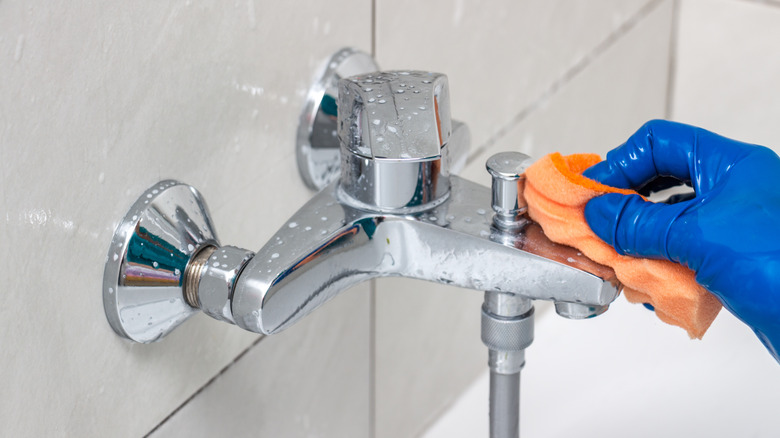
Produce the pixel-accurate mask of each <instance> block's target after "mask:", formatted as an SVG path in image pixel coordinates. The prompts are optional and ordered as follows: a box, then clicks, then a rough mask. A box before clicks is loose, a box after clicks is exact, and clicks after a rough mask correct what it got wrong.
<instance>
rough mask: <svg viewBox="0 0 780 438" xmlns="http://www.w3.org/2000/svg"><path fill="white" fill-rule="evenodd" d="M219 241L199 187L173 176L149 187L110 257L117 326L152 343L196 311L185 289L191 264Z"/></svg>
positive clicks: (110, 313)
mask: <svg viewBox="0 0 780 438" xmlns="http://www.w3.org/2000/svg"><path fill="white" fill-rule="evenodd" d="M215 246H218V243H217V236H216V233H215V232H214V228H213V226H212V224H211V219H210V217H209V213H208V208H207V207H206V204H205V202H204V201H203V199H202V198H201V196H200V194H199V193H198V192H197V190H195V189H194V188H193V187H190V186H188V185H186V184H181V183H179V182H176V181H170V180H168V181H161V182H159V183H157V184H155V185H154V186H152V187H150V188H149V189H148V190H146V192H144V194H143V195H141V197H140V198H138V200H137V201H136V202H135V204H133V206H132V207H131V208H130V211H128V212H127V214H126V215H125V217H124V219H122V221H121V222H120V223H119V225H118V226H117V228H116V231H115V232H114V237H113V239H112V241H111V247H110V248H109V251H108V255H107V258H106V266H105V270H104V272H103V306H104V308H105V311H106V317H107V318H108V322H109V323H110V324H111V328H113V329H114V331H115V332H116V333H117V334H119V335H120V336H122V337H125V338H127V339H131V340H133V341H136V342H141V343H149V342H154V341H156V340H158V339H160V338H162V337H163V336H165V335H166V334H168V333H170V332H171V330H173V329H174V328H176V326H178V325H179V324H181V323H182V322H184V321H185V320H187V318H189V317H190V316H192V315H193V314H195V313H196V312H197V311H198V309H196V308H194V307H192V306H190V305H189V304H188V303H187V301H186V300H185V298H184V296H183V292H182V291H183V287H184V284H183V283H184V280H185V270H186V269H187V266H188V263H189V261H190V260H191V259H192V258H193V256H195V255H196V254H197V253H198V252H200V251H201V250H203V249H205V248H208V247H215Z"/></svg>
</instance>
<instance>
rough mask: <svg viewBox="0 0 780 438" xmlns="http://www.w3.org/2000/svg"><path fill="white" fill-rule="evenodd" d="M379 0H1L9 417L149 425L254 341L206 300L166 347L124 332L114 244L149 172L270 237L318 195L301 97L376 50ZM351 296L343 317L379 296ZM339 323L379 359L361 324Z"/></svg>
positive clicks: (1, 201)
mask: <svg viewBox="0 0 780 438" xmlns="http://www.w3.org/2000/svg"><path fill="white" fill-rule="evenodd" d="M370 6H371V5H370V4H369V3H367V2H365V1H359V0H352V1H350V0H339V1H333V2H327V3H322V2H317V1H307V2H298V3H296V5H295V6H294V7H293V6H290V5H288V4H286V3H279V2H271V1H260V0H242V1H235V2H234V1H230V2H218V1H205V2H200V1H197V2H191V1H190V0H179V1H174V2H165V3H164V4H163V3H159V2H152V1H145V2H130V3H126V2H112V3H105V2H98V1H89V0H83V1H78V2H47V3H46V4H42V3H37V4H36V3H34V2H25V1H17V0H5V1H2V2H0V78H2V81H0V193H1V194H0V212H1V213H2V216H0V238H2V247H3V248H4V250H5V251H3V252H2V254H0V266H2V267H1V268H0V284H2V287H1V288H0V290H2V297H3V300H2V302H3V305H2V306H0V327H1V328H0V345H1V346H2V347H0V370H1V372H0V388H2V394H3V397H0V424H2V426H1V427H2V435H5V436H58V435H59V436H133V437H135V436H140V435H143V434H144V433H147V432H149V431H150V430H151V429H152V428H153V427H155V425H157V424H158V423H159V422H160V421H161V420H163V419H164V418H165V417H166V416H167V415H168V414H169V413H170V412H171V411H173V410H174V409H175V408H176V407H177V406H179V405H180V404H181V403H182V402H183V401H184V400H186V399H187V398H188V397H190V396H191V395H192V394H193V393H194V392H195V391H196V390H197V389H198V388H200V387H201V386H202V385H203V384H204V383H205V382H207V381H208V380H209V379H210V378H211V377H212V376H214V375H215V374H216V373H217V372H218V371H219V370H220V369H221V368H223V367H224V366H225V365H227V364H228V363H230V362H231V361H232V360H233V359H234V358H235V357H236V356H237V355H238V354H239V353H240V352H241V351H242V350H244V349H245V348H246V347H247V346H248V345H250V344H251V343H252V342H253V341H254V340H255V339H257V337H256V336H254V335H252V334H249V333H246V332H243V331H241V330H239V329H237V328H235V327H231V326H229V325H227V324H223V323H218V322H216V321H213V320H210V319H209V318H207V317H204V316H202V315H198V316H196V317H195V318H193V320H192V321H188V322H187V323H186V324H185V325H184V326H183V327H182V328H180V329H179V331H177V332H175V333H173V334H172V335H171V336H170V337H169V338H167V339H165V340H164V341H163V342H161V343H158V344H156V345H150V346H142V345H131V344H130V343H128V342H125V341H123V340H120V339H119V338H118V337H117V336H116V335H114V333H113V332H112V331H111V329H110V328H109V326H108V324H107V323H106V320H105V317H104V316H103V308H102V302H101V291H100V287H101V282H102V271H103V263H104V261H105V257H106V251H107V244H108V243H109V242H110V240H111V235H112V232H113V229H114V227H115V226H116V224H117V222H118V221H119V219H120V218H121V217H122V216H123V215H124V213H125V211H126V209H127V208H129V206H130V205H131V203H132V202H133V201H134V200H135V198H136V197H137V196H138V195H139V194H140V193H142V191H143V190H144V189H146V188H147V187H148V186H150V185H152V184H154V183H155V182H156V181H158V180H159V179H161V178H175V179H179V180H182V181H185V182H189V183H191V184H193V185H196V186H197V187H198V188H199V189H200V190H201V192H202V193H203V194H204V196H205V198H206V200H207V201H208V203H209V204H210V208H211V211H212V213H213V218H214V222H215V224H216V226H217V228H218V232H219V234H220V237H221V238H222V241H223V242H224V243H232V244H238V245H242V246H246V247H248V248H251V249H257V248H259V247H260V246H261V244H262V243H264V242H265V240H266V239H267V238H268V237H269V236H270V235H271V234H272V233H273V232H274V230H275V229H276V228H277V227H278V226H279V225H280V224H281V223H283V221H284V219H285V218H286V217H287V216H288V215H289V214H291V213H292V212H293V211H294V210H295V209H296V208H297V207H298V205H300V204H302V203H303V202H304V201H305V200H306V199H307V198H308V197H309V196H311V193H310V192H309V191H308V190H307V189H305V188H304V186H303V184H302V182H301V181H300V178H299V177H298V174H297V169H296V165H295V159H294V153H293V144H294V133H295V126H296V121H297V117H298V113H299V111H300V108H301V107H302V100H303V95H304V93H305V91H306V89H307V88H308V86H309V83H310V80H311V78H312V75H313V72H314V70H315V69H316V68H317V66H318V65H319V64H320V63H321V62H322V60H323V59H325V58H326V57H327V56H328V55H330V54H331V53H332V52H333V51H335V50H336V49H338V48H340V47H342V46H346V45H351V46H357V47H360V48H363V49H364V50H369V49H370V42H371V18H370V17H371V11H370ZM344 17H349V18H350V19H349V20H345V19H344ZM346 304H347V303H344V304H343V305H342V306H341V307H337V308H336V309H341V312H342V313H339V311H337V310H334V311H331V312H330V315H331V318H334V319H337V320H338V319H341V318H347V317H348V316H351V314H353V313H355V307H357V308H359V309H362V310H359V311H358V313H359V314H361V315H365V314H367V313H368V303H367V301H366V300H359V299H355V298H353V300H352V302H351V304H352V305H351V306H347V305H346ZM334 312H335V313H336V314H334ZM357 323H359V324H360V325H361V327H359V328H357V329H356V330H357V331H358V332H359V331H361V330H363V331H365V332H368V322H367V320H366V319H365V318H362V319H358V320H357ZM304 330H305V329H304ZM309 330H311V328H309ZM328 333H329V335H328V336H326V337H323V338H322V339H320V341H321V342H323V343H324V345H328V344H333V345H334V348H337V350H338V351H339V352H344V353H345V354H346V353H349V354H351V355H352V356H351V357H353V358H354V357H362V359H361V360H362V362H358V363H356V364H355V366H356V367H358V368H360V366H362V369H367V368H368V363H369V362H368V357H367V355H364V354H363V353H364V352H365V351H366V346H365V345H364V344H365V343H364V342H363V341H361V342H357V341H355V339H352V340H351V341H349V340H347V339H345V340H343V341H342V340H340V338H341V337H342V336H343V333H342V332H341V331H338V330H335V331H331V332H328ZM307 342H313V341H307ZM343 342H346V343H343ZM272 345H273V343H272V342H270V343H269V344H268V345H267V346H265V345H264V343H262V342H261V343H260V345H259V346H258V348H257V350H258V351H257V352H253V354H257V355H261V354H262V351H265V350H266V349H269V351H270V350H271V349H272V348H271V346H272ZM266 347H267V348H266ZM308 354H312V355H317V354H322V351H321V350H316V349H312V350H311V351H310V352H309V353H308ZM334 354H335V353H334ZM304 356H305V355H304ZM302 357H303V356H302ZM345 357H346V356H345ZM338 360H341V359H337V358H329V359H328V360H325V361H324V362H328V361H334V362H333V363H337V362H338ZM259 363H261V364H262V363H263V362H262V361H261V362H259ZM326 365H327V364H323V365H321V366H319V368H317V369H316V370H315V371H314V372H313V375H322V373H323V372H324V371H326V370H329V369H330V368H328V367H327V366H326ZM284 370H285V368H284V367H281V368H280V369H278V370H277V372H281V373H284V372H285V371H284ZM359 375H360V374H356V376H355V378H356V379H357V377H358V376H359ZM282 377H285V376H282ZM286 377H287V380H286V381H288V382H292V384H293V385H295V382H296V380H295V379H290V377H292V376H286ZM278 378H281V377H280V376H273V377H267V378H266V383H268V384H269V385H270V383H269V382H271V381H273V380H276V379H278ZM282 380H284V379H282ZM358 380H359V379H358ZM301 382H304V381H303V380H302V381H301ZM360 385H362V390H363V391H364V393H365V394H368V390H369V387H368V381H367V379H365V381H364V382H362V383H361V382H354V386H353V391H354V392H355V394H357V393H358V392H360V391H361V386H360ZM293 389H294V390H295V391H298V392H299V395H300V396H301V397H303V398H306V397H308V396H309V395H311V394H315V393H317V391H320V393H321V391H322V388H320V389H317V388H313V387H312V386H311V385H303V384H301V386H300V387H295V386H294V387H292V388H285V389H284V391H286V392H290V393H292V392H293V391H292V390H293ZM307 391H310V392H308V393H307ZM339 393H340V391H339ZM333 396H334V397H335V394H333ZM346 402H348V403H353V404H354V406H355V408H356V409H357V408H362V406H364V405H365V397H364V398H362V399H360V400H358V399H357V398H352V399H349V398H348V399H347V400H346ZM334 409H336V408H335V407H334V406H332V405H330V404H327V403H325V404H322V405H321V406H317V407H312V412H309V413H308V414H309V415H311V416H312V418H314V417H317V418H319V417H322V416H327V413H328V412H335V410H334ZM339 409H341V408H339ZM317 410H319V411H317ZM318 412H319V413H318ZM256 415H258V416H262V415H263V413H262V412H257V413H256ZM363 416H364V415H361V417H363ZM360 424H361V423H360V422H357V423H356V427H358V426H359V425H360ZM290 427H291V428H293V429H294V427H295V425H291V426H290Z"/></svg>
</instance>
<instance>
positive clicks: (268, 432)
mask: <svg viewBox="0 0 780 438" xmlns="http://www.w3.org/2000/svg"><path fill="white" fill-rule="evenodd" d="M369 299H370V294H369V284H368V283H365V284H362V285H359V286H356V287H355V288H353V289H351V290H349V291H345V292H343V293H342V294H341V295H340V296H339V297H338V299H335V300H333V301H332V302H330V303H328V304H327V305H325V306H323V307H322V308H320V309H318V311H317V312H314V313H313V314H311V315H310V316H308V317H307V318H306V319H304V320H303V321H301V322H300V323H298V324H296V325H295V326H293V327H291V328H290V329H288V330H285V331H284V332H282V333H280V334H278V335H274V336H267V337H265V338H263V340H262V341H261V342H260V344H258V345H257V346H256V347H254V348H252V349H251V350H249V352H248V353H247V354H246V356H244V357H242V358H241V359H240V360H239V361H238V362H236V364H235V365H234V366H231V367H230V368H229V369H228V370H227V371H225V373H224V374H222V375H221V376H219V377H218V378H217V379H216V380H215V381H214V382H213V383H212V384H210V385H208V386H207V387H206V388H205V389H204V390H203V392H202V393H201V394H199V395H198V396H197V397H195V398H194V399H193V400H192V401H191V402H189V403H187V404H186V405H185V406H184V407H183V408H182V409H181V410H180V411H179V412H177V413H176V414H175V415H173V416H172V417H171V419H170V420H169V421H167V422H165V423H164V424H163V425H162V426H160V428H159V429H158V430H157V431H155V433H153V434H152V435H151V437H152V438H168V437H182V438H184V437H186V438H197V437H204V438H205V437H244V436H257V437H355V438H363V437H368V436H370V427H371V426H370V418H371V415H370V409H371V403H370V400H369V397H370V392H369V390H368V383H369V367H368V358H369V343H370V337H371V332H370V331H369V330H367V329H366V328H367V327H368V324H369V315H370V314H369V312H368V311H367V310H368V302H369Z"/></svg>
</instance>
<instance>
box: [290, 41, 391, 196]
mask: <svg viewBox="0 0 780 438" xmlns="http://www.w3.org/2000/svg"><path fill="white" fill-rule="evenodd" d="M377 70H379V66H378V65H377V64H376V61H374V59H373V58H372V57H371V55H369V54H367V53H364V52H361V51H359V50H357V49H352V48H345V49H341V50H339V51H338V52H336V53H335V54H334V55H333V56H331V57H330V59H329V60H328V61H327V62H326V63H325V66H324V67H323V68H322V70H321V71H320V74H319V75H318V76H317V79H316V80H315V82H314V84H313V85H312V87H311V88H310V89H309V94H308V95H307V97H306V103H305V105H304V109H303V112H302V113H301V117H300V120H299V122H298V136H297V141H296V147H295V151H296V155H297V157H298V170H299V171H300V172H301V177H302V178H303V181H304V182H305V183H306V185H307V186H309V188H312V189H316V190H320V189H322V188H323V187H325V186H327V185H328V184H330V183H331V182H333V181H335V180H336V179H337V178H338V176H339V168H340V164H341V156H340V152H339V138H338V134H337V132H336V128H337V125H336V122H337V120H336V115H337V113H336V105H337V102H338V83H339V80H340V79H342V78H347V77H350V76H354V75H359V74H363V73H370V72H374V71H377Z"/></svg>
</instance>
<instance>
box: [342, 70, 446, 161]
mask: <svg viewBox="0 0 780 438" xmlns="http://www.w3.org/2000/svg"><path fill="white" fill-rule="evenodd" d="M338 107H339V111H338V133H339V138H340V141H341V145H342V148H343V149H342V150H343V151H346V152H349V153H352V154H355V155H359V156H361V157H364V158H370V159H375V160H391V161H414V162H417V161H428V160H433V159H436V158H439V157H441V155H442V147H444V146H445V145H446V144H447V142H448V141H449V139H450V135H451V133H452V120H451V118H450V96H449V87H448V84H447V76H446V75H444V74H441V73H432V72H422V71H386V72H377V73H370V74H366V75H359V76H353V77H351V78H347V79H342V80H341V81H340V82H339V104H338Z"/></svg>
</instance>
